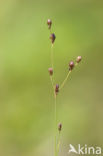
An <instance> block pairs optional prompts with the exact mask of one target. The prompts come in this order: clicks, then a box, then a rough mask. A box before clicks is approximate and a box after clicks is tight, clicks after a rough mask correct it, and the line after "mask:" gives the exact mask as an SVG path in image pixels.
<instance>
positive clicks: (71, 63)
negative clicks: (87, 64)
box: [69, 61, 74, 70]
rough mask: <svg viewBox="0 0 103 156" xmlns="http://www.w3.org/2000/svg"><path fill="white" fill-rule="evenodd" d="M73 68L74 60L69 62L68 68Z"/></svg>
mask: <svg viewBox="0 0 103 156" xmlns="http://www.w3.org/2000/svg"><path fill="white" fill-rule="evenodd" d="M73 68H74V62H73V61H70V63H69V70H72V69H73Z"/></svg>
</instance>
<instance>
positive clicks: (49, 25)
mask: <svg viewBox="0 0 103 156" xmlns="http://www.w3.org/2000/svg"><path fill="white" fill-rule="evenodd" d="M47 24H48V28H49V29H50V28H51V25H52V21H51V19H48V20H47Z"/></svg>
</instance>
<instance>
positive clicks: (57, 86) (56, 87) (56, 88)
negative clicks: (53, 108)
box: [55, 84, 59, 94]
mask: <svg viewBox="0 0 103 156" xmlns="http://www.w3.org/2000/svg"><path fill="white" fill-rule="evenodd" d="M58 92H59V85H58V84H56V86H55V93H56V94H57V93H58Z"/></svg>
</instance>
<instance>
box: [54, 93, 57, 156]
mask: <svg viewBox="0 0 103 156" xmlns="http://www.w3.org/2000/svg"><path fill="white" fill-rule="evenodd" d="M54 99H55V147H54V148H55V156H57V136H56V129H57V102H56V100H57V99H56V94H55V93H54Z"/></svg>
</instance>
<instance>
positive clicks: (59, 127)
mask: <svg viewBox="0 0 103 156" xmlns="http://www.w3.org/2000/svg"><path fill="white" fill-rule="evenodd" d="M61 129H62V124H61V123H59V124H58V130H59V131H61Z"/></svg>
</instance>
